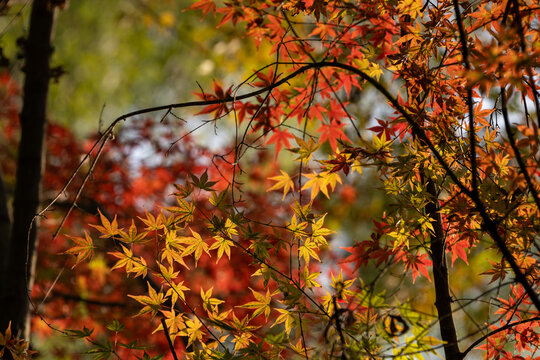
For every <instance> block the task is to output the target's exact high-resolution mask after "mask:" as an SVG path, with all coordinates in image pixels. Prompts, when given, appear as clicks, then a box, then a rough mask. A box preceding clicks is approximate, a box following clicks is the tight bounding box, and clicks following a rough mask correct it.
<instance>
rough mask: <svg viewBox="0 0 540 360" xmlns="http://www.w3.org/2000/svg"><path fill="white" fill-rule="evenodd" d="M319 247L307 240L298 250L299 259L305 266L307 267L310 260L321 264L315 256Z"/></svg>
mask: <svg viewBox="0 0 540 360" xmlns="http://www.w3.org/2000/svg"><path fill="white" fill-rule="evenodd" d="M317 250H319V246H318V245H317V243H315V242H314V241H310V240H309V239H307V240H306V241H305V242H304V244H303V245H302V246H300V247H299V248H298V252H299V255H300V257H301V258H303V259H304V261H305V262H306V264H307V265H309V260H310V259H311V258H313V259H315V260H317V261H319V262H321V259H320V258H319V255H318V254H317Z"/></svg>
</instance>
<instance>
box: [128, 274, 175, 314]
mask: <svg viewBox="0 0 540 360" xmlns="http://www.w3.org/2000/svg"><path fill="white" fill-rule="evenodd" d="M146 284H147V285H148V296H146V295H128V296H129V297H130V298H132V299H134V300H136V301H138V302H139V303H141V304H143V305H144V307H143V308H142V309H141V310H140V311H139V312H138V313H137V314H136V315H135V316H141V315H144V314H146V313H151V314H152V316H155V315H156V314H157V313H158V311H159V310H160V309H161V305H162V304H163V303H164V302H165V299H166V296H165V295H164V294H163V293H162V292H161V291H160V292H157V291H156V290H154V288H152V287H151V286H150V283H149V282H146Z"/></svg>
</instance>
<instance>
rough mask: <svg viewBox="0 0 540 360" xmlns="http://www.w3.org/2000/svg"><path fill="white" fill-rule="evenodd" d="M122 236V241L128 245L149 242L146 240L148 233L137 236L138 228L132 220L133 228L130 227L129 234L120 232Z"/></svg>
mask: <svg viewBox="0 0 540 360" xmlns="http://www.w3.org/2000/svg"><path fill="white" fill-rule="evenodd" d="M118 234H119V235H120V241H123V242H125V243H128V244H139V243H143V242H145V241H147V239H145V236H146V234H147V233H146V232H142V233H140V234H137V227H136V226H135V222H134V221H133V220H131V226H130V227H129V230H128V232H124V231H121V230H119V233H118Z"/></svg>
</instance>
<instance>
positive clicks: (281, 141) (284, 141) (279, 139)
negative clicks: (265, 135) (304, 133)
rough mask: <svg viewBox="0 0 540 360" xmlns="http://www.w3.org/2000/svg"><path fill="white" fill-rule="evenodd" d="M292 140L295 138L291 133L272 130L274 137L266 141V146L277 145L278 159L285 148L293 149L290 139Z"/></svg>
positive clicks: (276, 129)
mask: <svg viewBox="0 0 540 360" xmlns="http://www.w3.org/2000/svg"><path fill="white" fill-rule="evenodd" d="M292 138H294V135H293V134H291V133H290V132H289V131H287V130H280V129H278V128H274V130H272V136H271V137H270V138H269V139H268V140H266V145H269V144H276V145H275V146H276V150H275V154H276V155H275V156H276V157H277V156H278V154H279V152H280V151H281V149H282V148H283V147H284V146H285V148H286V149H289V148H290V147H291V143H290V142H289V139H292Z"/></svg>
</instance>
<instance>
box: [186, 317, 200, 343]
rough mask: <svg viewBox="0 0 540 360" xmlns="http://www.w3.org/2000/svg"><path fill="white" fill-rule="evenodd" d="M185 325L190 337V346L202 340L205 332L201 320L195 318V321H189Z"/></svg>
mask: <svg viewBox="0 0 540 360" xmlns="http://www.w3.org/2000/svg"><path fill="white" fill-rule="evenodd" d="M185 324H186V328H185V333H186V335H187V336H188V346H189V345H191V344H192V343H193V342H194V341H196V340H199V341H200V340H202V337H203V335H204V330H203V326H202V323H201V322H200V321H199V318H197V317H195V318H194V319H193V320H191V319H188V320H186V322H185Z"/></svg>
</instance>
